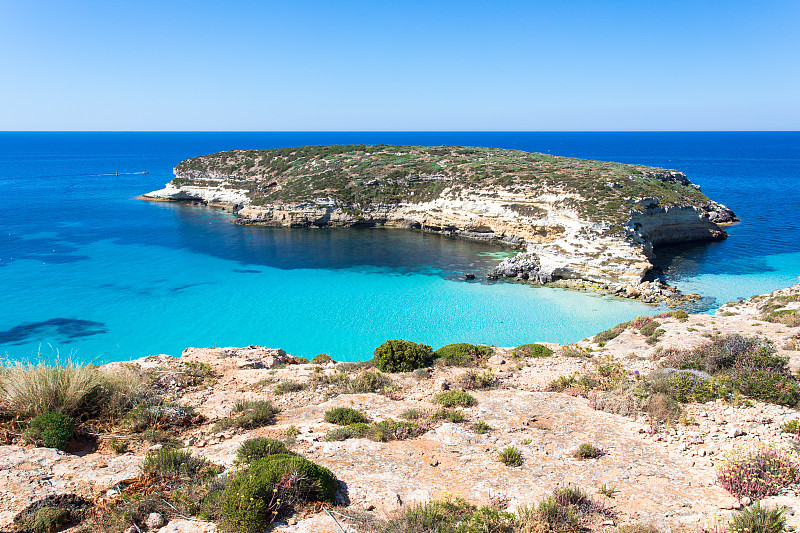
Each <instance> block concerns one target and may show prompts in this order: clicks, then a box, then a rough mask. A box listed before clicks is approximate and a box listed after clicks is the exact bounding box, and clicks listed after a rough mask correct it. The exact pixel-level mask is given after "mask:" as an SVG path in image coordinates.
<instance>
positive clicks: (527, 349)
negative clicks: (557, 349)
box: [511, 343, 553, 359]
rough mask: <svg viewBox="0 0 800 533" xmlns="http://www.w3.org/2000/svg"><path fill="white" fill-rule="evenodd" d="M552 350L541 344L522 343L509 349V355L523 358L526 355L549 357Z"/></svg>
mask: <svg viewBox="0 0 800 533" xmlns="http://www.w3.org/2000/svg"><path fill="white" fill-rule="evenodd" d="M551 355H553V350H551V349H550V348H548V347H547V346H545V345H543V344H535V343H534V344H523V345H522V346H517V347H516V348H514V349H513V350H511V357H513V358H514V359H524V358H526V357H550V356H551Z"/></svg>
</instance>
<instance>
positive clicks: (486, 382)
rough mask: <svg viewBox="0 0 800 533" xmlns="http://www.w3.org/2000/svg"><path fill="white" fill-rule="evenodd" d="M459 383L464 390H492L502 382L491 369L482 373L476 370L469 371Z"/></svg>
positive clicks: (462, 376)
mask: <svg viewBox="0 0 800 533" xmlns="http://www.w3.org/2000/svg"><path fill="white" fill-rule="evenodd" d="M458 382H459V385H461V387H462V388H463V389H464V390H485V389H492V388H494V387H497V386H498V385H499V384H500V380H499V379H498V377H497V376H496V375H495V373H494V372H492V370H491V369H489V370H485V371H483V372H481V373H478V372H477V371H475V370H468V371H467V372H466V373H464V374H462V375H461V377H460V378H459V380H458Z"/></svg>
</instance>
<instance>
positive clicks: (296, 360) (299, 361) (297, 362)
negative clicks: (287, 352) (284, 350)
mask: <svg viewBox="0 0 800 533" xmlns="http://www.w3.org/2000/svg"><path fill="white" fill-rule="evenodd" d="M309 362H310V361H309V360H308V359H307V358H305V357H292V364H294V365H307V364H308V363H309Z"/></svg>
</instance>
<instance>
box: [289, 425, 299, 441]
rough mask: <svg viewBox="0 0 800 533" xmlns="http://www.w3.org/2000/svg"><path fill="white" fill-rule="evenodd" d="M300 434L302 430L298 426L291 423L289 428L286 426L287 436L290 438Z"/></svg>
mask: <svg viewBox="0 0 800 533" xmlns="http://www.w3.org/2000/svg"><path fill="white" fill-rule="evenodd" d="M299 434H300V430H299V429H297V426H295V425H291V426H289V427H288V428H286V436H287V437H289V438H290V439H292V438H294V437H296V436H298V435H299Z"/></svg>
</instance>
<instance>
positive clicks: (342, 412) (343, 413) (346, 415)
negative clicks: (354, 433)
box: [325, 407, 367, 426]
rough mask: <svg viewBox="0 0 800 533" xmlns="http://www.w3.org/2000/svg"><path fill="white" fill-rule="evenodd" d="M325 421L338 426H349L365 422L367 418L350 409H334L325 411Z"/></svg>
mask: <svg viewBox="0 0 800 533" xmlns="http://www.w3.org/2000/svg"><path fill="white" fill-rule="evenodd" d="M325 421H326V422H330V423H331V424H337V425H339V426H349V425H350V424H356V423H359V422H366V421H367V417H365V416H364V414H363V413H361V412H360V411H357V410H355V409H351V408H350V407H336V408H334V409H331V410H330V411H325Z"/></svg>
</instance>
